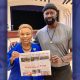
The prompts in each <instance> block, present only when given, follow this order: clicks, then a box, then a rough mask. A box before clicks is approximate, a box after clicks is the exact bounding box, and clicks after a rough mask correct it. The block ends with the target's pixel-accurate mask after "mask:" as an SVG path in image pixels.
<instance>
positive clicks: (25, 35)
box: [19, 28, 32, 44]
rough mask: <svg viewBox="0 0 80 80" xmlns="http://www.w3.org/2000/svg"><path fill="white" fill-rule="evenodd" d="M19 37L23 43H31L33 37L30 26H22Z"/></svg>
mask: <svg viewBox="0 0 80 80" xmlns="http://www.w3.org/2000/svg"><path fill="white" fill-rule="evenodd" d="M19 37H20V41H21V43H22V44H28V43H30V41H31V39H32V30H31V29H29V28H22V29H20V31H19Z"/></svg>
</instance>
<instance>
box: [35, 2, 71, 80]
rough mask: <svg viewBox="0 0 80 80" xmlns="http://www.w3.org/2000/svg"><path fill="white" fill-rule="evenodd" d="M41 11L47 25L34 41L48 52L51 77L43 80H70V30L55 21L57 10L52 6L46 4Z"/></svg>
mask: <svg viewBox="0 0 80 80" xmlns="http://www.w3.org/2000/svg"><path fill="white" fill-rule="evenodd" d="M42 11H43V16H44V20H45V22H46V24H47V25H46V26H44V27H43V28H42V29H40V30H39V31H38V32H37V34H36V41H38V42H39V43H40V45H41V47H42V49H43V50H50V52H51V66H52V67H51V69H52V75H51V76H46V77H45V80H71V68H70V61H71V59H72V53H71V48H72V41H71V39H72V35H71V29H70V27H68V26H66V25H64V24H61V23H59V22H58V21H57V20H56V18H57V14H58V9H57V7H56V6H55V5H54V4H51V3H49V4H46V5H45V6H44V8H43V10H42ZM69 50H70V51H69Z"/></svg>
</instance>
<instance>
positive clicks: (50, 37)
mask: <svg viewBox="0 0 80 80" xmlns="http://www.w3.org/2000/svg"><path fill="white" fill-rule="evenodd" d="M47 33H48V36H49V39H50V44H52V43H53V41H52V39H53V36H54V33H55V29H54V31H53V34H52V36H50V33H49V30H48V27H47Z"/></svg>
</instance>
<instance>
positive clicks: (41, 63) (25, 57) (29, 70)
mask: <svg viewBox="0 0 80 80" xmlns="http://www.w3.org/2000/svg"><path fill="white" fill-rule="evenodd" d="M19 62H20V70H21V76H41V75H45V76H47V75H51V63H50V51H49V50H45V51H37V52H28V53H22V54H20V57H19Z"/></svg>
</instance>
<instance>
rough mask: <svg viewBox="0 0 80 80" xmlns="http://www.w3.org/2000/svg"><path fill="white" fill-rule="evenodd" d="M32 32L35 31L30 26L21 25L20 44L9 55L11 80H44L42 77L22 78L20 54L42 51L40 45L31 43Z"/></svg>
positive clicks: (19, 31)
mask: <svg viewBox="0 0 80 80" xmlns="http://www.w3.org/2000/svg"><path fill="white" fill-rule="evenodd" d="M32 32H33V30H32V27H31V26H30V25H28V24H22V25H20V27H19V30H18V33H19V38H20V43H16V45H15V46H14V47H13V48H11V50H10V51H9V52H8V53H7V55H8V70H11V73H10V77H9V80H43V77H42V76H34V77H32V76H21V73H20V64H19V54H23V53H27V52H35V51H41V47H40V46H39V44H36V43H31V39H32Z"/></svg>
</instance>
